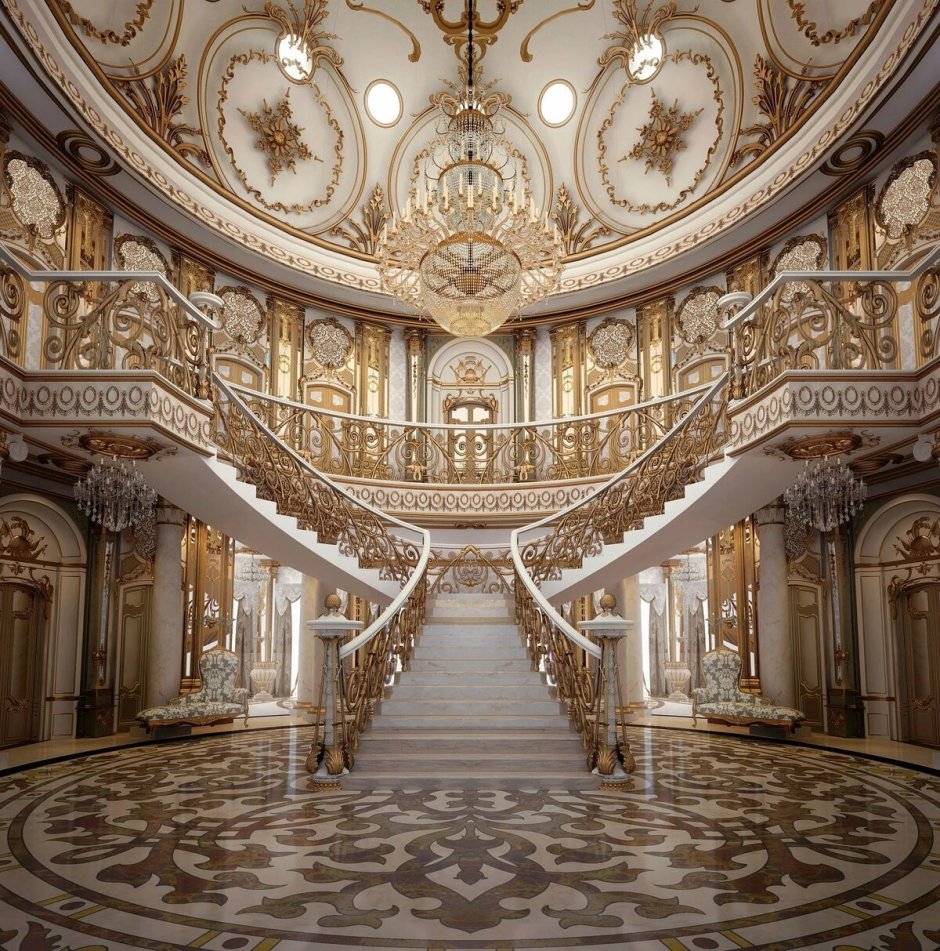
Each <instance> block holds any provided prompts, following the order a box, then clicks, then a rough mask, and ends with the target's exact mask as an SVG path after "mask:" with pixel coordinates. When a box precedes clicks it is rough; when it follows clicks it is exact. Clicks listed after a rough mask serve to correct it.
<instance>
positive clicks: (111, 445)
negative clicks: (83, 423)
mask: <svg viewBox="0 0 940 951" xmlns="http://www.w3.org/2000/svg"><path fill="white" fill-rule="evenodd" d="M78 444H79V445H80V446H81V447H82V449H85V450H87V451H88V452H97V453H100V454H101V455H103V456H113V457H114V458H116V459H149V458H150V457H151V456H152V455H154V454H155V453H157V452H159V451H160V449H161V446H160V445H159V443H156V442H154V441H153V440H152V439H145V438H143V437H141V436H127V435H123V434H119V433H102V432H90V433H82V434H81V436H79V437H78Z"/></svg>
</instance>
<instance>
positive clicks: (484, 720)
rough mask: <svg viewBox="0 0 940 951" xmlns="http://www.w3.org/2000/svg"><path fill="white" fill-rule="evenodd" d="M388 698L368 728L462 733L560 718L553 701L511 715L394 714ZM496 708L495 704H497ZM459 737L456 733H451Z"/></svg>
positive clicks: (547, 722) (526, 726)
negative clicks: (545, 708) (547, 708)
mask: <svg viewBox="0 0 940 951" xmlns="http://www.w3.org/2000/svg"><path fill="white" fill-rule="evenodd" d="M387 703H388V701H387V700H386V701H383V707H385V709H384V710H383V711H382V713H381V714H380V715H379V716H377V717H376V718H375V719H374V720H373V723H372V727H371V731H372V733H373V734H378V733H397V732H405V731H409V730H448V731H450V732H451V733H455V732H456V733H461V734H462V733H463V731H464V730H468V729H473V728H483V729H484V730H490V731H502V730H513V729H527V730H530V729H536V730H537V729H540V728H541V727H543V726H546V725H550V724H552V723H553V722H554V721H555V720H560V719H561V716H562V713H561V706H560V705H558V704H555V707H554V710H553V712H551V713H535V714H531V713H526V714H525V715H519V716H513V715H506V714H504V713H473V714H452V715H443V714H433V715H418V714H414V713H408V714H401V715H399V714H396V713H391V712H389V711H388V709H387V706H386V705H387ZM497 709H498V708H497ZM562 722H564V721H562ZM454 739H455V741H459V739H460V738H459V737H454Z"/></svg>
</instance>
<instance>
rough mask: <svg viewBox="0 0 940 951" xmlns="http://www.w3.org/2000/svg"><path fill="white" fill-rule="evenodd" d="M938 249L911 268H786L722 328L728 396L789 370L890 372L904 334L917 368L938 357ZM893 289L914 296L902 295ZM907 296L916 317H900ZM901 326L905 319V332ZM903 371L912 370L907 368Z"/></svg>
mask: <svg viewBox="0 0 940 951" xmlns="http://www.w3.org/2000/svg"><path fill="white" fill-rule="evenodd" d="M938 262H940V247H936V248H934V249H933V250H932V251H931V252H930V253H929V254H927V255H926V256H925V257H924V258H923V259H922V260H921V261H920V262H919V263H918V264H917V265H916V266H915V267H914V268H913V269H911V270H909V271H825V272H820V271H785V272H782V273H781V274H778V275H777V276H776V277H775V278H774V280H773V281H772V282H771V283H770V284H769V285H768V286H767V287H766V288H765V289H764V290H763V291H761V293H760V294H758V295H757V296H756V297H755V298H754V299H753V300H752V301H751V302H750V303H748V304H747V306H745V307H743V308H741V309H740V310H738V312H737V313H736V314H733V315H732V316H731V318H730V319H729V320H728V321H727V323H726V325H725V326H726V329H727V330H728V333H729V339H730V347H731V351H732V379H733V381H734V385H733V394H732V395H733V398H734V399H740V398H742V397H745V396H750V395H752V394H754V393H756V392H757V391H758V390H760V389H761V388H762V387H764V386H766V385H767V384H769V383H771V382H773V381H774V380H775V379H776V378H777V377H779V376H780V374H781V373H784V372H785V371H787V370H892V369H898V368H900V366H901V364H903V363H905V362H909V360H910V358H909V355H906V354H902V347H901V340H902V337H903V335H904V332H905V330H909V331H911V333H912V335H913V337H914V338H915V339H919V350H920V353H919V355H918V359H919V363H920V364H921V365H922V364H923V363H924V362H926V361H927V360H929V359H932V358H933V356H935V355H936V353H937V329H936V327H935V326H934V325H933V322H934V321H935V318H936V316H937V313H938V302H937V295H938V288H937V282H938V276H937V268H938ZM897 285H907V286H908V289H909V290H911V291H912V293H911V294H909V295H905V294H904V293H903V290H902V291H899V290H898V288H897ZM905 296H909V297H911V299H912V303H913V305H914V307H915V308H916V311H917V312H918V313H917V314H916V315H914V316H912V315H909V314H902V307H901V304H902V301H903V300H905ZM903 321H911V323H909V324H908V326H907V327H906V328H904V327H902V322H903ZM905 368H907V369H913V368H914V367H912V366H908V367H905Z"/></svg>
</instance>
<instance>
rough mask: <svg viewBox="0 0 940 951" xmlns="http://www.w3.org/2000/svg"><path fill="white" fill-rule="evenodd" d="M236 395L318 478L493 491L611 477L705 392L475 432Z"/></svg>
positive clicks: (485, 427)
mask: <svg viewBox="0 0 940 951" xmlns="http://www.w3.org/2000/svg"><path fill="white" fill-rule="evenodd" d="M235 389H236V391H237V392H238V393H239V395H240V396H241V397H242V399H243V400H244V401H245V403H246V404H247V405H248V406H249V407H250V408H251V411H252V412H253V413H255V414H256V415H257V416H258V417H259V418H260V419H263V420H264V421H265V423H266V424H267V426H268V427H269V428H270V429H271V431H272V432H274V433H276V434H277V435H278V436H279V437H280V438H282V439H283V440H284V441H285V442H286V443H287V444H288V445H290V446H293V447H294V448H295V449H296V450H297V451H298V452H299V453H300V454H301V455H302V456H303V457H304V458H305V459H306V460H307V461H308V462H310V463H311V465H313V466H314V467H315V468H317V469H318V470H320V471H321V472H327V473H329V474H331V475H336V476H353V477H359V478H367V479H382V480H386V481H398V482H429V483H442V484H452V485H494V484H505V483H513V482H542V481H555V480H563V479H578V478H589V477H591V476H605V475H611V474H613V473H614V472H620V471H622V470H623V469H624V468H626V467H627V466H628V465H629V464H630V463H631V462H633V460H634V459H636V458H638V457H639V456H640V455H641V453H642V452H643V451H644V450H645V449H646V448H647V447H649V446H652V445H653V444H654V443H656V442H658V441H659V440H660V439H661V438H662V437H663V436H664V435H665V434H666V432H667V431H668V429H669V426H670V425H671V423H672V420H673V419H676V418H678V417H680V416H682V415H683V414H684V413H685V412H687V411H688V409H689V407H690V406H691V405H692V403H693V402H694V401H695V399H696V397H697V395H698V394H699V393H700V392H702V391H703V390H704V387H700V388H698V389H696V390H688V391H685V392H683V393H679V394H676V395H674V396H667V397H663V398H660V399H657V400H651V401H649V402H646V403H638V404H636V405H635V406H630V407H625V408H622V409H619V410H614V411H611V412H605V413H597V414H594V415H591V416H578V417H570V418H567V419H559V420H549V421H545V422H532V423H507V424H477V425H459V424H426V423H408V422H396V421H391V420H384V419H376V418H375V417H371V416H353V415H349V414H345V413H337V412H333V411H329V410H324V409H320V408H318V407H312V406H307V405H305V404H303V403H297V402H293V401H291V400H286V399H281V398H277V397H273V396H268V395H266V394H262V393H257V392H255V391H252V390H247V389H244V388H238V387H235Z"/></svg>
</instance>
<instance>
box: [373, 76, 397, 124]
mask: <svg viewBox="0 0 940 951" xmlns="http://www.w3.org/2000/svg"><path fill="white" fill-rule="evenodd" d="M363 99H364V101H365V104H366V112H367V113H368V115H369V118H370V119H371V120H372V121H373V122H374V123H375V124H376V125H380V126H383V127H384V128H390V127H391V126H393V125H395V124H396V123H397V122H398V120H399V119H400V118H401V115H402V112H404V109H405V104H404V102H403V100H402V98H401V93H400V92H399V91H398V89H397V88H396V87H395V86H394V85H393V84H392V83H390V82H389V81H388V80H387V79H375V80H373V81H372V82H371V83H369V85H368V87H367V88H366V94H365V96H364V97H363Z"/></svg>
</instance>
